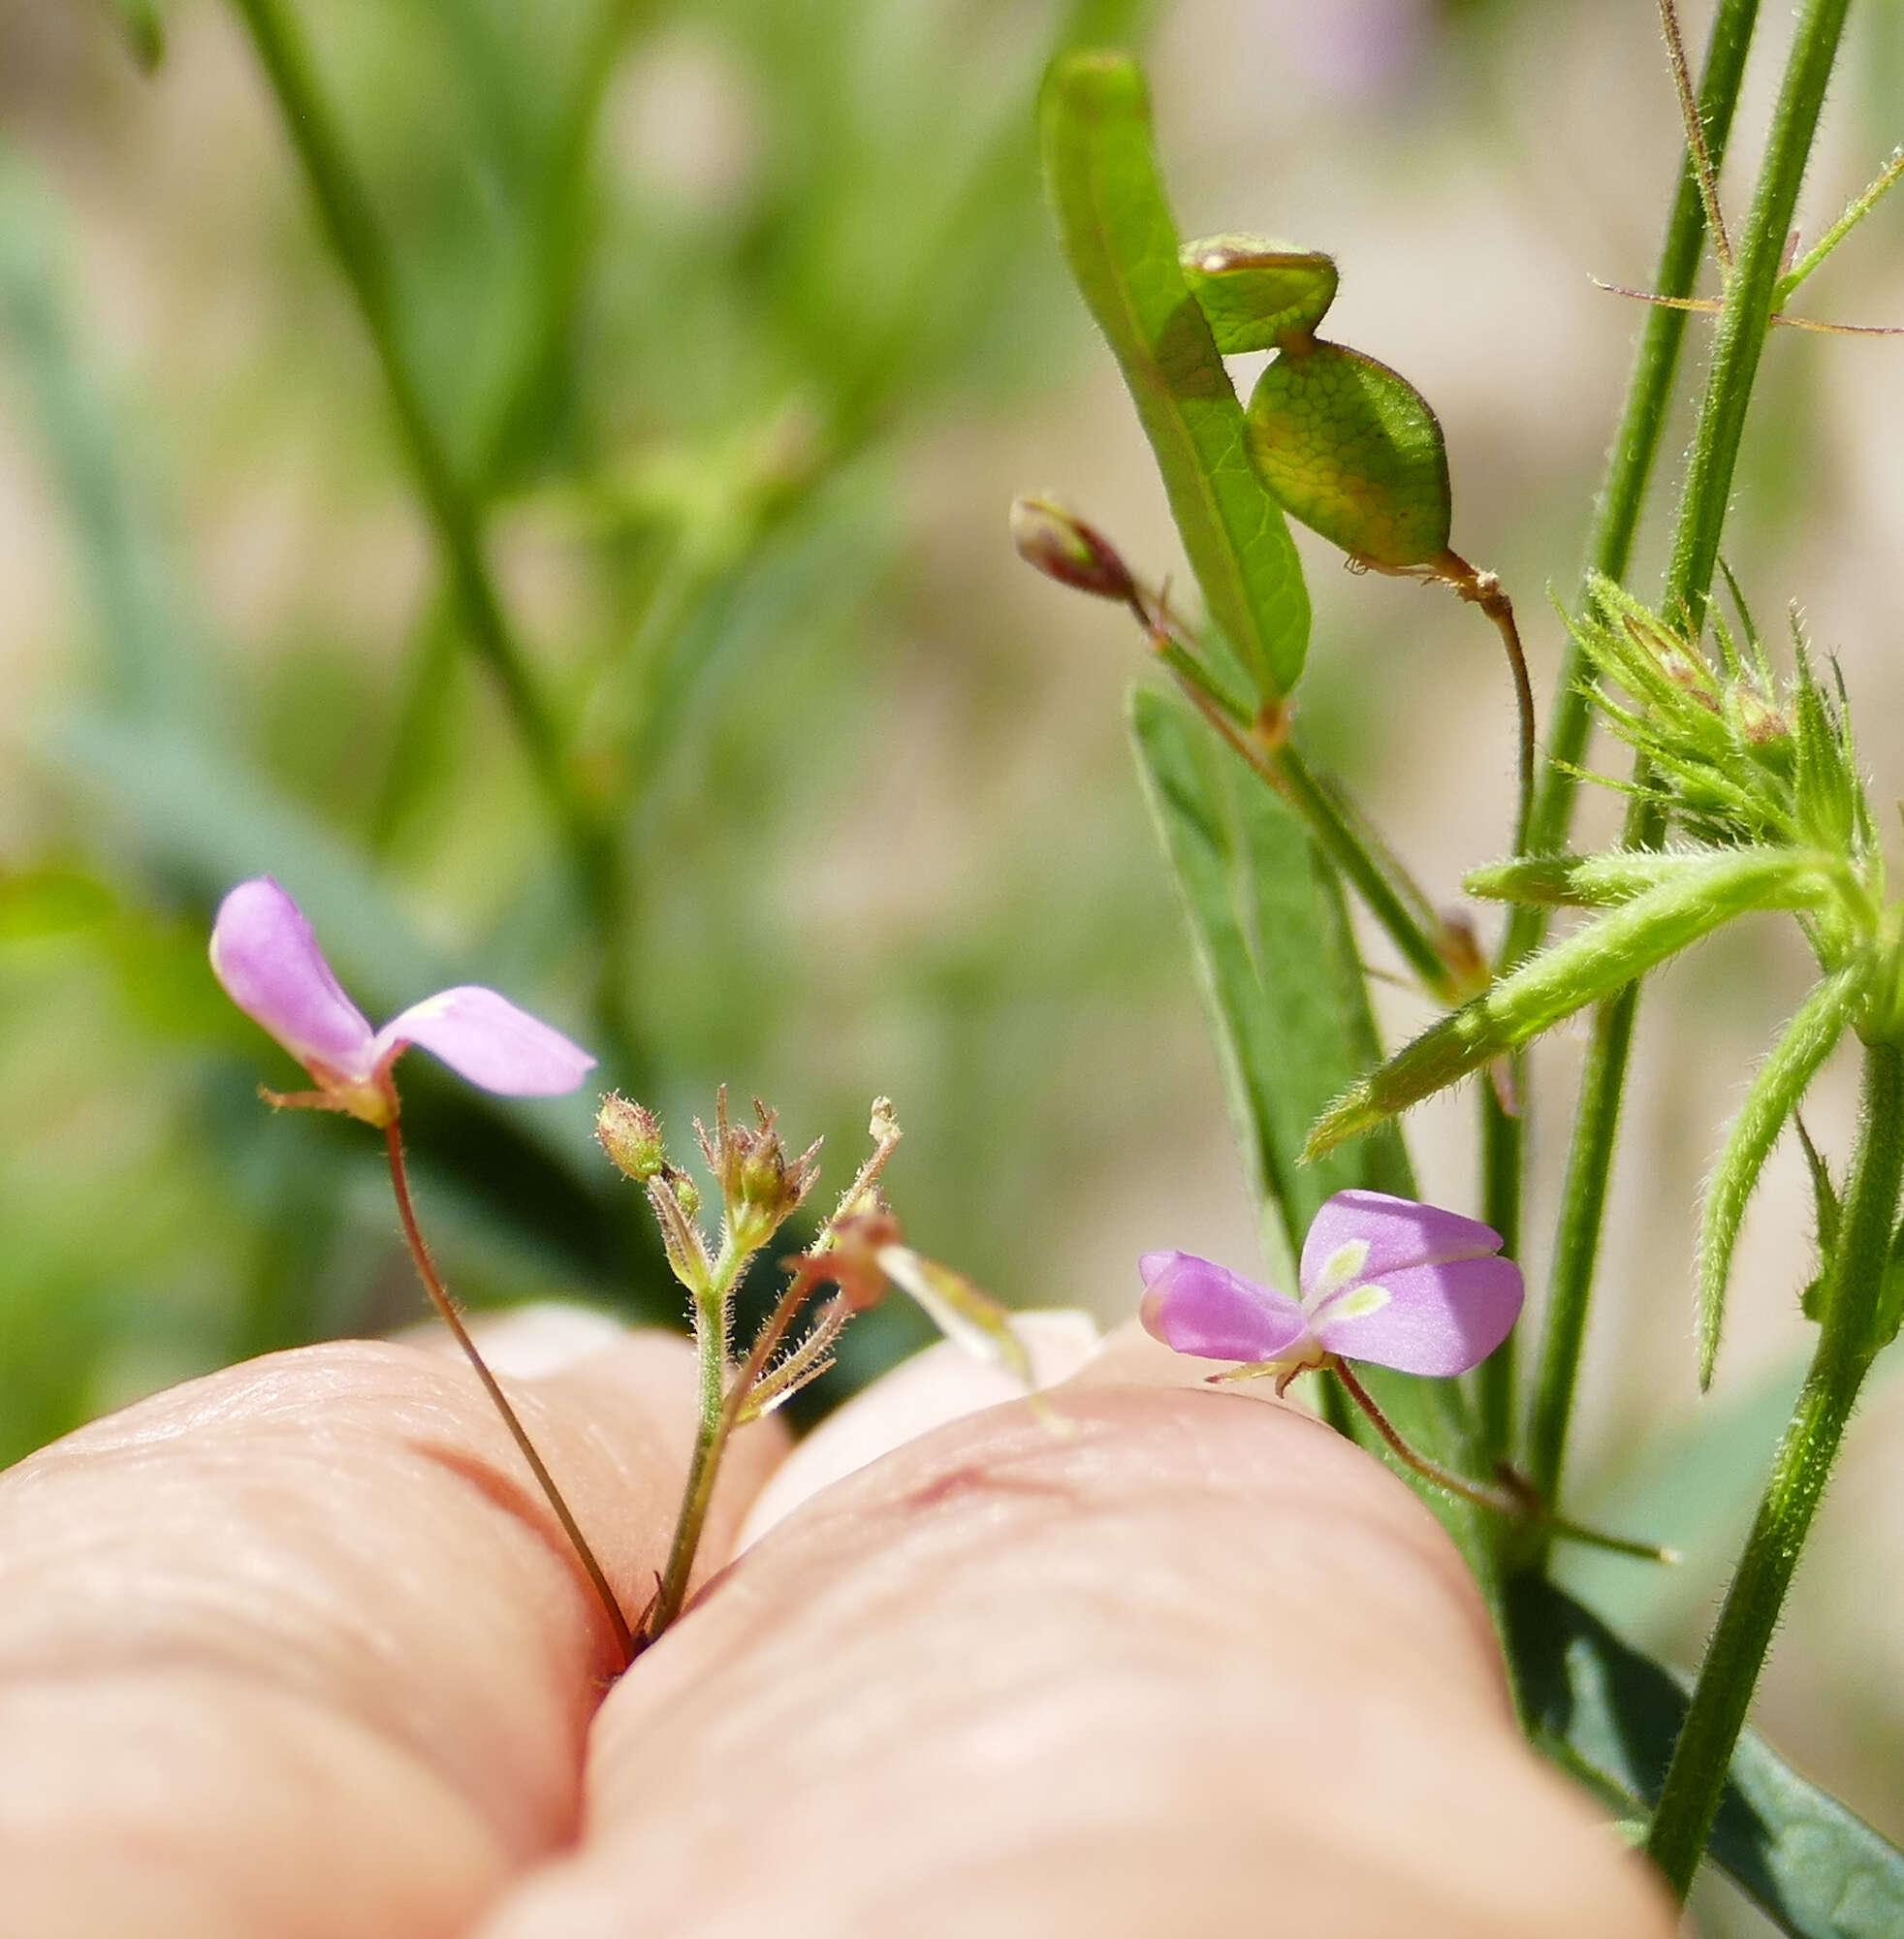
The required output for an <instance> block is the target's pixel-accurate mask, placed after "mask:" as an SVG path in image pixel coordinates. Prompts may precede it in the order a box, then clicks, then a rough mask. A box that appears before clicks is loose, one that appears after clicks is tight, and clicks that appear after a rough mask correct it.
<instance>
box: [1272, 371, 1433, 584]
mask: <svg viewBox="0 0 1904 1939" xmlns="http://www.w3.org/2000/svg"><path fill="white" fill-rule="evenodd" d="M1248 425H1249V433H1250V455H1251V457H1252V458H1253V460H1254V461H1255V465H1256V469H1257V471H1258V472H1259V473H1260V474H1261V476H1262V480H1263V483H1264V484H1266V485H1267V486H1268V487H1269V489H1270V491H1271V492H1272V493H1274V494H1275V495H1276V497H1277V499H1278V500H1279V502H1280V503H1281V504H1282V506H1283V509H1284V510H1285V511H1286V512H1287V513H1288V514H1289V516H1290V517H1291V518H1295V519H1300V520H1301V521H1302V523H1303V524H1306V525H1308V526H1309V527H1310V528H1311V529H1312V530H1314V531H1317V532H1320V533H1321V535H1322V536H1323V537H1324V538H1325V539H1327V540H1328V541H1329V542H1330V544H1332V545H1338V546H1340V547H1341V548H1342V549H1343V551H1344V552H1346V553H1348V554H1349V556H1350V557H1351V558H1354V559H1359V560H1360V561H1362V562H1363V563H1364V564H1367V565H1372V566H1376V567H1378V568H1380V570H1382V571H1385V572H1396V571H1406V570H1407V569H1408V568H1409V567H1411V566H1419V565H1430V564H1433V563H1435V562H1436V561H1437V560H1439V559H1441V558H1442V557H1443V556H1444V555H1445V554H1446V552H1447V543H1448V524H1449V521H1450V517H1451V511H1450V494H1449V490H1448V477H1447V447H1446V446H1445V444H1444V442H1443V440H1442V427H1441V425H1440V423H1439V421H1438V420H1437V419H1436V416H1435V413H1434V412H1433V411H1432V410H1430V409H1429V408H1428V402H1427V399H1426V398H1424V397H1422V395H1421V393H1420V392H1419V391H1417V390H1416V389H1415V388H1414V386H1413V385H1412V384H1411V383H1409V382H1408V381H1407V379H1405V378H1403V377H1400V376H1398V375H1397V374H1396V373H1395V372H1394V371H1393V370H1391V369H1389V367H1388V366H1387V365H1385V364H1378V363H1377V362H1376V361H1375V359H1374V358H1373V357H1364V356H1363V355H1362V354H1361V352H1360V351H1358V350H1349V349H1346V348H1345V347H1344V346H1343V345H1342V344H1340V343H1324V342H1318V341H1316V340H1313V339H1312V340H1310V341H1308V342H1306V343H1305V342H1302V341H1300V340H1298V341H1296V342H1289V343H1285V345H1284V347H1283V350H1282V352H1281V354H1280V355H1279V356H1278V357H1277V359H1276V361H1275V363H1273V364H1272V365H1271V366H1269V368H1268V369H1267V370H1265V371H1264V372H1263V374H1262V378H1261V381H1260V382H1259V383H1258V384H1257V385H1256V388H1255V392H1254V394H1253V396H1252V397H1251V399H1250V408H1249V412H1248Z"/></svg>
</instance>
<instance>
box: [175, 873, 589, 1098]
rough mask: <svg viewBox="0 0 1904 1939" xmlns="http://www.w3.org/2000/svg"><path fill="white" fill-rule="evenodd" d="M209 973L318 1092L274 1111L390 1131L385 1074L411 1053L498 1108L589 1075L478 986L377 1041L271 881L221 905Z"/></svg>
mask: <svg viewBox="0 0 1904 1939" xmlns="http://www.w3.org/2000/svg"><path fill="white" fill-rule="evenodd" d="M211 968H212V971H213V973H214V974H215V975H216V976H217V978H218V980H219V982H221V983H222V984H223V985H224V986H225V993H226V995H227V996H229V997H230V998H231V1000H232V1001H233V1002H235V1003H236V1004H237V1005H238V1008H239V1009H241V1010H242V1011H243V1012H244V1013H245V1015H246V1016H248V1017H250V1018H251V1019H252V1021H253V1022H254V1023H257V1024H261V1025H262V1026H263V1027H264V1028H265V1030H266V1031H268V1032H269V1033H270V1034H271V1035H272V1036H274V1037H275V1038H276V1039H277V1040H278V1042H279V1043H281V1044H282V1045H283V1046H284V1048H285V1049H286V1050H288V1051H289V1052H290V1053H291V1055H292V1056H293V1057H295V1058H296V1059H297V1060H298V1062H299V1063H300V1064H301V1065H303V1066H304V1068H305V1069H306V1070H308V1071H309V1072H310V1074H311V1075H312V1077H314V1078H315V1079H316V1080H317V1084H318V1089H317V1090H316V1091H315V1092H313V1093H307V1094H303V1095H301V1096H299V1097H291V1098H284V1099H280V1100H278V1101H282V1102H286V1103H299V1104H311V1105H315V1106H319V1107H321V1108H324V1109H328V1110H333V1111H348V1112H349V1113H350V1114H351V1116H352V1117H355V1118H362V1119H363V1120H364V1121H365V1123H366V1124H371V1125H377V1126H387V1125H390V1124H392V1123H393V1122H394V1121H395V1119H396V1117H397V1089H396V1086H395V1085H394V1084H393V1083H392V1081H391V1075H390V1068H391V1065H393V1064H395V1063H396V1062H397V1058H399V1057H400V1056H401V1055H402V1054H403V1052H404V1051H405V1050H407V1049H408V1048H409V1047H410V1045H411V1044H413V1043H419V1044H421V1045H422V1046H423V1047H424V1049H426V1050H427V1051H428V1052H429V1053H430V1054H431V1055H432V1056H434V1057H437V1058H440V1059H441V1060H442V1061H443V1063H445V1064H447V1065H449V1066H450V1068H451V1069H452V1070H454V1071H456V1072H457V1074H458V1075H459V1076H461V1077H466V1078H468V1080H469V1081H470V1083H472V1084H474V1085H477V1086H478V1087H480V1088H481V1089H482V1090H485V1091H493V1092H496V1093H497V1094H498V1095H500V1096H502V1097H557V1096H559V1095H560V1094H562V1093H564V1092H568V1091H573V1090H574V1089H575V1088H576V1087H577V1086H578V1085H579V1084H580V1083H581V1082H582V1080H583V1078H584V1076H586V1075H587V1072H588V1071H589V1070H590V1069H592V1068H593V1066H594V1062H595V1060H594V1059H593V1058H592V1057H590V1056H589V1055H588V1053H587V1051H586V1050H583V1049H581V1048H580V1047H578V1046H577V1045H575V1044H573V1043H571V1042H570V1041H569V1040H568V1038H567V1037H565V1036H563V1035H562V1034H561V1033H560V1032H558V1031H553V1030H551V1029H550V1028H549V1026H548V1025H547V1024H545V1023H538V1022H537V1021H536V1019H535V1018H534V1017H532V1016H530V1015H529V1014H528V1013H527V1012H526V1011H524V1010H519V1009H518V1008H517V1007H516V1005H515V1004H514V1003H512V1002H510V1001H509V1000H508V999H507V998H506V997H500V996H498V995H497V994H496V993H495V991H493V990H486V989H483V988H482V987H481V986H480V985H476V984H462V985H460V986H459V987H458V988H456V989H454V990H439V991H438V992H437V993H436V995H435V996H433V997H426V998H425V999H424V1000H423V1001H422V1002H420V1003H412V1004H411V1005H410V1007H409V1008H408V1009H407V1010H403V1011H401V1012H399V1014H397V1016H394V1017H392V1018H391V1020H390V1022H389V1023H387V1024H385V1025H384V1027H383V1029H382V1030H380V1031H373V1030H372V1029H371V1028H370V1026H369V1023H368V1022H367V1021H366V1020H365V1016H364V1013H363V1012H362V1011H361V1010H360V1009H359V1008H358V1007H357V1005H356V1004H355V1003H353V1002H352V1001H351V1000H350V999H349V998H348V997H347V996H345V995H344V993H343V989H342V986H341V985H340V984H339V983H338V981H337V979H336V976H335V975H334V974H333V971H332V969H331V966H330V964H328V963H327V962H326V961H325V960H324V952H323V951H322V950H321V949H320V948H319V947H318V946H317V938H316V937H315V936H313V935H312V934H311V926H310V924H309V923H308V922H307V921H305V919H304V912H303V910H302V909H301V908H300V907H299V906H298V905H297V904H296V903H295V902H293V901H292V900H291V898H290V897H289V896H288V895H286V894H285V892H284V891H283V890H282V889H281V888H279V887H278V885H277V883H276V882H274V881H273V880H272V879H271V877H270V876H269V875H259V876H257V877H256V878H254V879H253V880H251V881H248V882H240V883H239V884H238V887H237V888H235V889H234V890H233V891H232V892H231V894H230V895H228V896H227V897H226V898H225V900H224V901H223V902H222V903H221V904H220V905H219V906H218V919H217V921H216V922H215V923H214V924H213V925H212V930H211Z"/></svg>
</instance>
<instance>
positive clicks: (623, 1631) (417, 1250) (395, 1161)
mask: <svg viewBox="0 0 1904 1939" xmlns="http://www.w3.org/2000/svg"><path fill="white" fill-rule="evenodd" d="M384 1150H385V1152H386V1153H387V1155H388V1157H389V1160H390V1185H391V1191H392V1192H394V1193H395V1194H396V1198H397V1216H398V1218H399V1219H401V1221H402V1223H403V1239H404V1243H405V1244H406V1245H407V1246H408V1247H409V1249H410V1256H411V1258H412V1259H414V1260H415V1261H416V1267H417V1277H418V1278H419V1279H420V1280H422V1281H423V1286H424V1290H425V1291H426V1292H427V1293H428V1295H429V1303H430V1304H431V1305H432V1306H433V1307H434V1308H435V1309H436V1312H437V1314H438V1316H439V1317H440V1319H442V1321H443V1324H444V1325H445V1326H447V1327H448V1328H449V1329H450V1333H451V1335H452V1337H453V1338H454V1339H455V1341H456V1343H457V1345H458V1346H459V1347H460V1348H461V1349H462V1353H463V1357H464V1358H465V1359H466V1360H467V1361H468V1362H469V1364H470V1366H471V1367H472V1368H474V1369H475V1373H476V1378H477V1379H478V1380H479V1381H481V1382H482V1383H483V1391H484V1392H485V1393H486V1394H488V1395H489V1397H490V1403H491V1405H492V1407H493V1408H494V1409H495V1411H496V1413H497V1414H498V1415H500V1416H501V1417H502V1424H503V1425H504V1426H505V1427H506V1428H507V1429H508V1430H509V1436H510V1439H511V1440H512V1441H514V1442H515V1444H516V1446H517V1448H518V1450H519V1451H520V1452H521V1454H522V1457H523V1459H524V1461H525V1462H527V1464H528V1469H529V1473H530V1474H532V1475H533V1476H534V1477H535V1481H536V1486H537V1487H539V1488H540V1489H541V1490H542V1494H543V1499H544V1500H545V1501H547V1502H548V1504H549V1508H550V1510H551V1512H552V1513H553V1514H554V1515H555V1519H556V1521H557V1522H558V1523H560V1525H561V1530H562V1533H563V1534H564V1535H565V1536H567V1537H568V1540H569V1545H570V1547H572V1548H573V1549H574V1550H575V1554H576V1559H577V1560H578V1561H579V1562H580V1563H581V1564H582V1567H583V1571H584V1573H586V1574H587V1577H588V1582H589V1585H590V1587H592V1588H593V1590H594V1592H595V1600H596V1601H597V1602H598V1603H599V1604H600V1605H601V1609H602V1614H603V1615H604V1616H605V1617H606V1618H607V1620H608V1626H609V1629H610V1631H611V1633H612V1634H613V1635H614V1637H615V1646H616V1649H617V1651H618V1652H619V1655H620V1658H621V1667H622V1668H623V1669H625V1668H626V1667H627V1666H628V1665H629V1664H630V1663H631V1662H633V1660H634V1655H635V1637H634V1632H633V1631H632V1630H630V1628H629V1627H628V1619H627V1617H626V1616H624V1615H623V1614H622V1613H621V1605H620V1603H619V1600H618V1599H617V1597H616V1594H615V1591H614V1589H613V1588H611V1587H610V1585H609V1579H608V1575H607V1573H606V1572H605V1571H604V1570H603V1568H602V1565H601V1563H600V1561H599V1560H598V1559H597V1558H596V1555H595V1551H594V1549H593V1548H591V1547H590V1546H589V1543H588V1538H587V1536H586V1535H584V1534H583V1533H582V1528H581V1525H580V1524H579V1523H578V1522H577V1521H576V1519H575V1514H574V1511H573V1510H571V1509H570V1507H569V1505H568V1502H567V1501H566V1499H565V1498H564V1497H563V1494H562V1491H561V1489H560V1488H559V1487H558V1486H557V1485H556V1483H555V1477H554V1476H553V1475H552V1474H551V1473H550V1472H549V1465H548V1463H547V1462H546V1461H544V1460H543V1458H542V1456H541V1455H540V1454H539V1453H537V1452H536V1447H535V1443H534V1442H533V1441H531V1440H530V1439H529V1433H528V1429H527V1428H525V1427H524V1425H523V1422H522V1416H521V1415H518V1414H517V1412H516V1410H515V1408H514V1407H513V1406H512V1405H511V1404H510V1400H509V1396H508V1395H507V1394H505V1393H504V1392H503V1390H502V1386H501V1383H499V1382H498V1381H497V1380H496V1377H495V1376H494V1375H493V1374H492V1372H491V1371H490V1365H489V1362H488V1361H487V1360H485V1359H484V1358H483V1354H482V1351H481V1350H480V1349H479V1348H478V1347H477V1345H476V1342H475V1341H474V1340H472V1339H471V1338H470V1336H469V1329H468V1327H467V1326H465V1325H464V1324H463V1322H462V1315H461V1314H460V1312H459V1311H458V1310H457V1303H456V1301H455V1300H454V1299H452V1298H451V1297H450V1289H449V1287H447V1286H445V1285H444V1284H443V1276H442V1274H441V1273H439V1272H438V1271H437V1270H436V1261H435V1260H434V1259H433V1258H432V1257H431V1256H430V1253H429V1247H428V1245H427V1244H426V1243H425V1240H424V1236H423V1229H422V1227H421V1226H420V1225H419V1224H417V1212H416V1206H415V1204H414V1203H413V1202H412V1200H411V1196H410V1178H409V1170H408V1167H407V1166H406V1165H405V1163H404V1160H403V1133H402V1130H401V1128H400V1126H399V1125H398V1123H397V1119H395V1118H393V1119H391V1121H390V1123H389V1124H387V1125H386V1126H385V1127H384Z"/></svg>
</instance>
